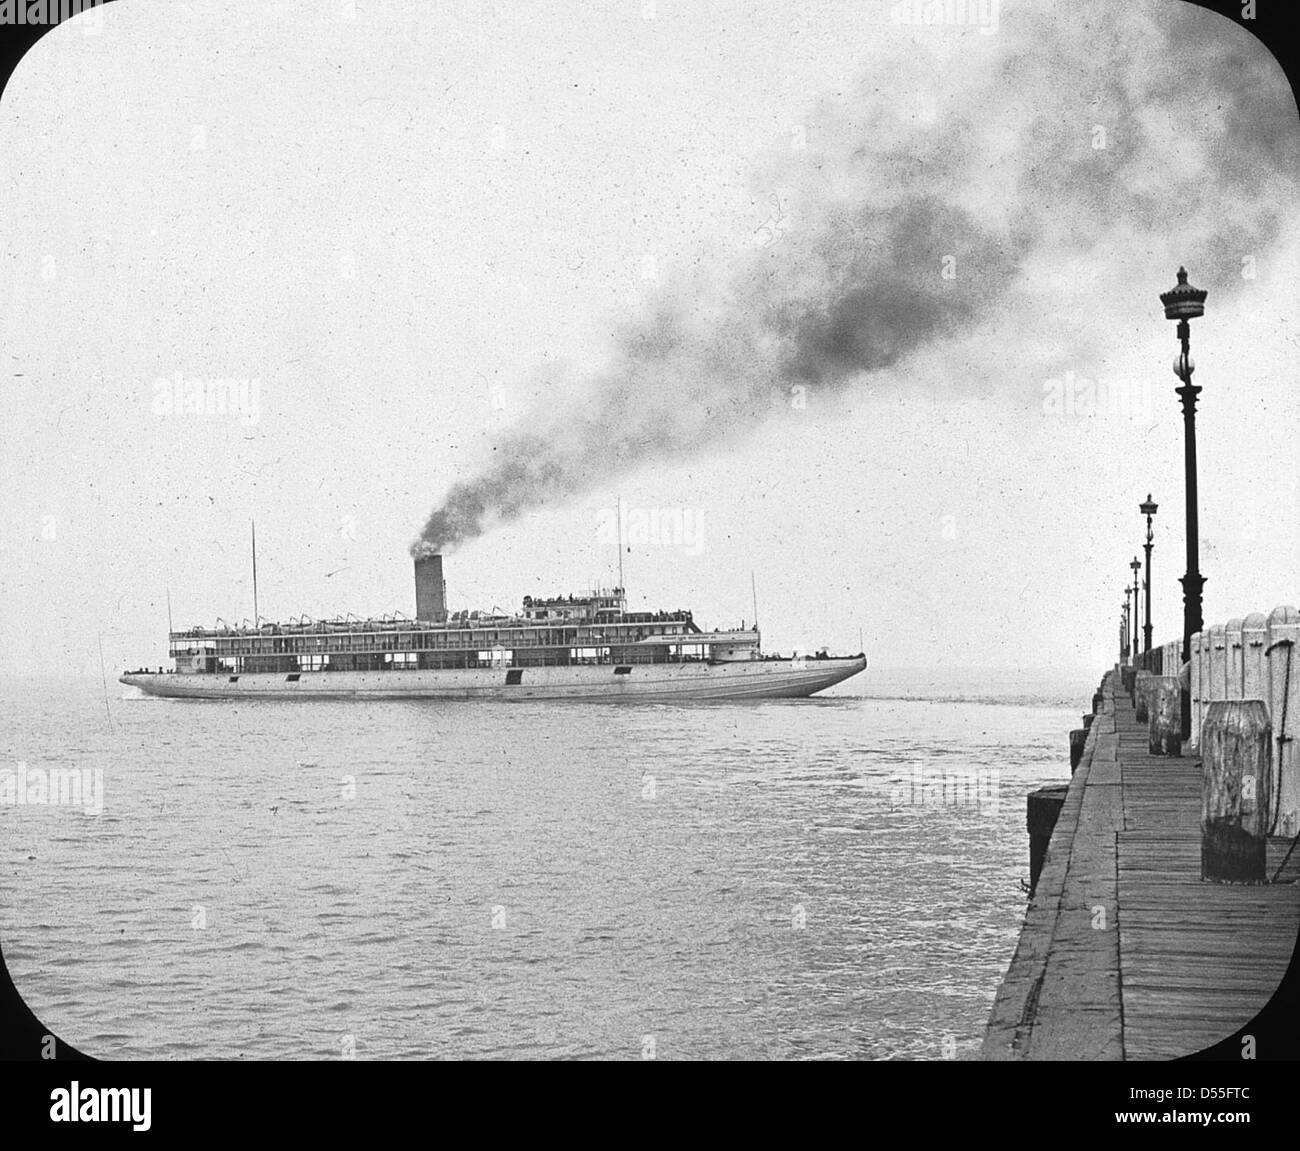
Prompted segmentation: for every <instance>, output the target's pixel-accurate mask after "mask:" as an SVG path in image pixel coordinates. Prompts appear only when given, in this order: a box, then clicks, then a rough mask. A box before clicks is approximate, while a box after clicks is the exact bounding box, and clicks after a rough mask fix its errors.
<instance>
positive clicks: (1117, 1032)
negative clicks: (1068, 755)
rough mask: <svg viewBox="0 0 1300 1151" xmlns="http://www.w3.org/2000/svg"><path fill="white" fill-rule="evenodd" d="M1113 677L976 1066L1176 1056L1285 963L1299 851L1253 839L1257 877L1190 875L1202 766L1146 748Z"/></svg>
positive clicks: (1197, 844) (1232, 1016)
mask: <svg viewBox="0 0 1300 1151" xmlns="http://www.w3.org/2000/svg"><path fill="white" fill-rule="evenodd" d="M1194 670H1195V669H1194ZM1125 672H1126V673H1128V674H1133V673H1132V672H1129V669H1125ZM1126 678H1127V674H1126V675H1122V674H1121V672H1120V670H1119V669H1118V668H1117V669H1115V670H1113V671H1110V672H1108V673H1107V674H1106V676H1105V678H1104V679H1103V681H1102V685H1101V690H1100V692H1099V693H1098V695H1097V696H1096V697H1094V709H1095V712H1094V715H1093V716H1092V717H1091V722H1090V723H1089V724H1088V725H1087V736H1086V740H1085V741H1084V744H1083V749H1082V754H1081V756H1080V758H1079V763H1078V766H1077V769H1076V770H1075V771H1074V774H1073V776H1072V778H1071V780H1070V784H1069V789H1068V791H1067V793H1066V795H1065V799H1064V802H1063V804H1062V806H1061V809H1060V814H1059V816H1058V817H1057V820H1056V824H1055V827H1054V829H1053V830H1052V833H1051V839H1050V842H1049V844H1048V846H1047V851H1046V855H1045V857H1044V859H1043V863H1042V871H1041V874H1040V875H1039V876H1038V880H1037V884H1036V889H1035V892H1034V894H1033V895H1032V896H1031V898H1030V901H1029V906H1028V909H1027V911H1026V915H1025V922H1024V926H1023V928H1022V930H1021V934H1020V939H1019V942H1018V944H1017V947H1016V949H1015V953H1014V955H1013V957H1012V960H1011V964H1010V967H1009V968H1008V970H1007V973H1006V975H1005V977H1004V979H1003V982H1002V985H1001V987H1000V988H999V989H998V993H997V997H996V999H995V1001H994V1005H993V1011H992V1013H991V1016H990V1019H989V1023H988V1027H987V1030H986V1032H985V1037H984V1042H983V1046H982V1049H981V1057H982V1058H983V1059H992V1060H999V1059H1001V1060H1005V1059H1023V1060H1042V1059H1075V1060H1078V1059H1082V1060H1151V1059H1174V1058H1179V1057H1182V1056H1187V1055H1192V1054H1195V1053H1197V1052H1199V1051H1202V1050H1204V1049H1206V1048H1208V1047H1212V1046H1214V1045H1215V1044H1217V1043H1219V1042H1221V1041H1223V1040H1225V1039H1227V1038H1229V1037H1231V1036H1233V1035H1235V1034H1236V1033H1237V1032H1238V1031H1240V1029H1241V1028H1243V1027H1244V1026H1246V1025H1248V1024H1249V1023H1250V1022H1251V1020H1252V1019H1254V1017H1255V1016H1256V1015H1257V1014H1258V1012H1259V1011H1260V1010H1261V1009H1262V1008H1264V1006H1265V1005H1266V1004H1267V1003H1268V1001H1269V999H1270V998H1271V997H1272V995H1273V992H1274V991H1275V989H1276V988H1277V987H1278V985H1279V984H1280V983H1281V982H1282V978H1283V976H1284V974H1285V973H1286V970H1287V966H1288V964H1289V962H1290V960H1291V957H1292V954H1293V951H1294V949H1295V945H1296V939H1297V935H1298V934H1300V883H1298V882H1297V880H1300V849H1297V850H1296V851H1295V852H1293V853H1292V854H1291V855H1290V858H1289V859H1286V858H1285V857H1286V856H1287V852H1288V849H1289V848H1290V847H1291V845H1292V842H1293V839H1292V837H1291V836H1285V837H1283V836H1269V837H1268V839H1267V852H1266V875H1267V877H1268V879H1269V882H1266V883H1263V884H1254V885H1242V884H1225V883H1214V882H1210V881H1206V880H1203V879H1202V859H1201V847H1202V826H1201V820H1202V787H1203V765H1202V760H1201V758H1200V756H1199V754H1198V751H1197V748H1196V747H1195V746H1191V747H1185V748H1184V749H1183V751H1182V755H1181V756H1165V755H1153V754H1151V753H1150V750H1149V742H1148V726H1147V723H1146V722H1139V721H1138V719H1137V717H1136V711H1135V706H1134V702H1133V700H1132V698H1131V697H1130V694H1129V692H1128V691H1127V690H1126V688H1125V683H1124V681H1125V679H1126ZM1287 686H1288V688H1290V683H1289V682H1288V685H1287ZM1194 688H1195V684H1194ZM1200 694H1202V693H1201V692H1199V691H1198V692H1197V695H1198V696H1199V695H1200ZM1197 702H1198V703H1199V702H1201V701H1200V700H1199V698H1198V699H1197ZM1292 722H1293V721H1292ZM1031 818H1032V816H1031ZM1288 830H1291V829H1288ZM1284 860H1285V863H1284Z"/></svg>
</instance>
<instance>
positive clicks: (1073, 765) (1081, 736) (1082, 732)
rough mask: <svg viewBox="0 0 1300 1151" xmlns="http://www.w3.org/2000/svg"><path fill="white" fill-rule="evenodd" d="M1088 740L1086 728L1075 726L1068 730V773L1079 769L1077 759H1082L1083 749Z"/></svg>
mask: <svg viewBox="0 0 1300 1151" xmlns="http://www.w3.org/2000/svg"><path fill="white" fill-rule="evenodd" d="M1087 742H1088V729H1087V728H1086V727H1076V728H1075V729H1074V730H1073V731H1072V732H1070V774H1071V775H1073V774H1074V773H1075V772H1076V771H1078V770H1079V761H1080V760H1081V759H1083V749H1084V746H1085V745H1086V744H1087Z"/></svg>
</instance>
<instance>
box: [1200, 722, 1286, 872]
mask: <svg viewBox="0 0 1300 1151" xmlns="http://www.w3.org/2000/svg"><path fill="white" fill-rule="evenodd" d="M1272 736H1273V726H1272V724H1271V723H1270V722H1269V716H1268V706H1267V705H1266V704H1265V703H1264V701H1263V700H1262V699H1220V700H1214V701H1213V702H1211V704H1210V706H1209V708H1208V709H1207V711H1206V716H1205V724H1204V726H1203V727H1202V729H1201V758H1202V761H1203V764H1204V766H1203V768H1202V776H1201V878H1202V879H1211V880H1214V881H1215V882H1218V883H1264V882H1265V881H1266V877H1265V851H1266V848H1267V844H1268V820H1269V807H1270V803H1271V794H1272V779H1271V775H1272V772H1271V770H1270V754H1269V752H1270V749H1269V742H1270V740H1271V739H1272Z"/></svg>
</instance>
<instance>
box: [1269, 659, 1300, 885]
mask: <svg viewBox="0 0 1300 1151" xmlns="http://www.w3.org/2000/svg"><path fill="white" fill-rule="evenodd" d="M1277 647H1285V648H1286V675H1285V676H1284V677H1283V681H1282V722H1281V723H1279V724H1278V727H1277V770H1276V771H1275V772H1273V818H1272V820H1271V821H1270V823H1269V829H1268V833H1269V835H1274V834H1276V833H1277V817H1278V815H1279V814H1280V812H1279V811H1278V809H1279V808H1280V807H1281V806H1282V755H1283V753H1284V752H1285V751H1286V745H1287V744H1288V743H1290V742H1291V737H1290V736H1289V735H1287V734H1286V705H1287V701H1288V699H1289V698H1290V696H1291V653H1292V652H1293V651H1294V650H1295V640H1293V639H1280V640H1278V641H1277V643H1274V644H1270V645H1269V646H1268V647H1266V648H1265V649H1264V657H1265V658H1268V654H1269V653H1270V652H1271V651H1272V650H1273V649H1274V648H1277ZM1297 838H1300V836H1297ZM1294 850H1295V842H1294V841H1292V843H1291V847H1290V849H1289V850H1288V851H1287V853H1286V859H1290V858H1291V852H1292V851H1294ZM1286 859H1284V860H1283V861H1282V864H1283V866H1285V865H1286ZM1281 872H1282V868H1280V867H1279V868H1278V874H1279V875H1280V874H1281ZM1273 878H1274V879H1276V878H1277V876H1274V877H1273Z"/></svg>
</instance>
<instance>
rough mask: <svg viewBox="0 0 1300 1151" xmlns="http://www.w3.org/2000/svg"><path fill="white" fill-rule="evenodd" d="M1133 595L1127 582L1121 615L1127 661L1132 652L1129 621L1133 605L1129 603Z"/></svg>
mask: <svg viewBox="0 0 1300 1151" xmlns="http://www.w3.org/2000/svg"><path fill="white" fill-rule="evenodd" d="M1132 595H1133V589H1132V588H1131V587H1129V586H1128V584H1125V585H1124V614H1123V615H1122V616H1121V617H1120V620H1121V621H1122V623H1123V627H1124V659H1125V661H1126V662H1127V660H1128V657H1129V655H1130V654H1131V653H1130V650H1129V642H1128V621H1129V614H1130V612H1131V610H1132V605H1131V604H1130V603H1129V599H1130V597H1131V596H1132Z"/></svg>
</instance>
